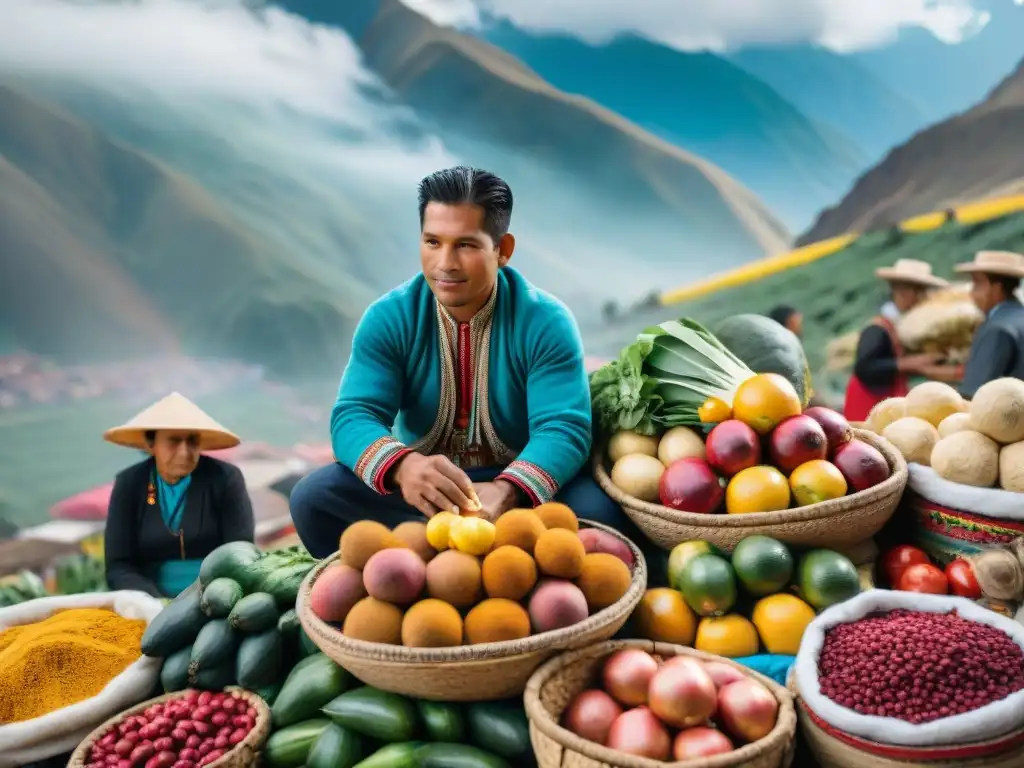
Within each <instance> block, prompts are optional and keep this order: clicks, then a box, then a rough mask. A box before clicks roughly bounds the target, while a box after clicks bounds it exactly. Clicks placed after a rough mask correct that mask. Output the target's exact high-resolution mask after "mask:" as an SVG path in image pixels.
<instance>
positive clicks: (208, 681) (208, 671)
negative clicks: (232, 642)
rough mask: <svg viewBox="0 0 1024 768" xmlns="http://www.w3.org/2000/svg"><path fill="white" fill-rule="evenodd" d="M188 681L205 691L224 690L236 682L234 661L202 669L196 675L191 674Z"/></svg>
mask: <svg viewBox="0 0 1024 768" xmlns="http://www.w3.org/2000/svg"><path fill="white" fill-rule="evenodd" d="M188 681H189V683H191V684H192V685H193V686H194V687H196V688H199V689H200V690H203V691H222V690H224V689H225V688H227V687H228V686H229V685H234V684H235V682H236V676H235V665H234V662H232V661H228V662H227V663H226V664H221V665H220V666H217V667H206V668H204V669H200V670H199V671H198V672H196V673H195V674H194V675H193V674H189V676H188Z"/></svg>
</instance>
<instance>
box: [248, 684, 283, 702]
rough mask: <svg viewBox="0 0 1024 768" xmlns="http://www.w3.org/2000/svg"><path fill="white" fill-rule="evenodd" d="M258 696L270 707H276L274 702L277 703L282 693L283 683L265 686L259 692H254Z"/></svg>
mask: <svg viewBox="0 0 1024 768" xmlns="http://www.w3.org/2000/svg"><path fill="white" fill-rule="evenodd" d="M253 693H255V694H256V695H257V696H259V697H260V698H261V699H263V700H264V701H265V702H266V703H267V706H268V707H272V706H274V702H275V701H277V697H278V696H279V695H280V693H281V683H271V684H270V685H265V686H263V687H262V688H260V689H259V690H258V691H253Z"/></svg>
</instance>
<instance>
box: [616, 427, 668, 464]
mask: <svg viewBox="0 0 1024 768" xmlns="http://www.w3.org/2000/svg"><path fill="white" fill-rule="evenodd" d="M631 453H642V454H646V455H647V456H657V455H658V438H656V437H650V436H648V435H639V434H637V433H636V432H633V431H631V430H628V429H624V430H622V431H621V432H616V433H615V434H614V435H612V437H611V439H610V440H609V441H608V458H609V459H611V462H612V464H614V463H615V462H617V461H618V460H619V459H621V458H622V457H623V456H628V455H629V454H631Z"/></svg>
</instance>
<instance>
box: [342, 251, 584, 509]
mask: <svg viewBox="0 0 1024 768" xmlns="http://www.w3.org/2000/svg"><path fill="white" fill-rule="evenodd" d="M331 439H332V443H333V446H334V456H335V458H336V459H337V460H338V461H339V462H340V463H342V464H344V465H345V466H347V467H348V468H349V469H351V470H352V471H353V472H355V473H356V474H357V475H358V476H360V477H361V478H362V479H363V481H364V482H366V483H367V484H368V485H370V486H371V487H373V488H375V489H376V490H377V491H378V492H380V493H387V492H388V490H389V489H388V488H387V487H385V485H384V478H385V476H386V474H387V472H388V470H389V469H390V468H391V467H392V466H393V465H394V464H395V462H396V461H398V459H399V458H401V457H402V456H404V455H405V454H406V453H408V452H409V451H410V450H415V451H418V452H420V453H425V454H432V453H444V454H445V455H447V456H449V458H451V459H452V460H453V461H454V462H455V463H456V464H459V465H460V466H463V467H465V468H468V467H473V466H488V465H490V466H493V465H497V466H502V467H504V470H503V471H502V473H501V474H500V475H499V477H501V478H504V479H506V480H509V481H511V482H513V483H515V484H516V485H517V486H518V487H519V488H520V489H521V490H522V491H524V492H525V493H526V494H527V495H528V496H529V497H530V498H531V499H532V500H533V502H534V503H535V504H539V503H542V502H545V501H549V500H550V499H551V498H552V497H554V495H555V493H556V492H557V491H558V489H559V488H560V487H561V486H562V485H563V484H564V483H566V482H567V481H569V480H570V479H572V478H573V477H574V476H575V475H576V474H577V473H578V472H579V471H580V469H581V468H582V467H583V465H584V463H585V462H586V460H587V457H588V455H589V453H590V444H591V411H590V391H589V386H588V383H587V374H586V371H585V370H584V366H583V343H582V340H581V339H580V334H579V329H578V328H577V326H576V321H575V320H574V319H573V316H572V314H571V313H570V312H569V310H568V309H567V308H566V307H565V306H564V305H563V304H562V303H561V302H559V301H558V300H557V299H555V298H554V297H553V296H551V295H549V294H547V293H545V292H544V291H541V290H539V289H537V288H535V287H533V286H532V285H530V283H528V282H527V281H526V280H525V279H524V278H523V277H522V276H521V275H520V274H519V273H518V272H516V271H515V270H514V269H511V268H509V267H505V268H503V269H501V270H499V272H498V280H497V285H496V286H495V290H494V293H493V294H492V296H491V299H490V301H489V302H488V304H487V305H486V306H485V307H484V308H483V309H482V310H481V311H480V312H478V313H477V315H476V317H474V318H473V319H472V320H471V321H470V322H469V323H463V324H460V323H458V322H456V321H455V320H454V319H453V318H452V317H451V316H450V315H449V314H448V312H447V311H446V310H445V309H444V308H443V307H441V306H440V305H439V304H438V303H437V302H436V301H435V300H434V296H433V294H432V293H431V291H430V287H429V286H428V285H427V282H426V280H425V279H424V277H423V276H422V275H417V276H416V277H415V278H413V279H412V280H410V281H409V282H407V283H405V284H404V285H401V286H399V287H398V288H396V289H394V290H393V291H391V292H390V293H387V294H385V295H384V296H383V297H381V298H380V299H378V300H377V301H376V302H374V303H373V304H371V305H370V307H369V308H368V309H367V310H366V312H365V314H364V315H363V318H362V320H360V322H359V326H358V327H357V328H356V332H355V336H354V337H353V340H352V353H351V356H350V358H349V362H348V365H347V366H346V368H345V373H344V375H343V376H342V378H341V386H340V387H339V389H338V400H337V402H336V403H335V405H334V410H333V411H332V413H331Z"/></svg>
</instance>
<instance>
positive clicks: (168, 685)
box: [160, 648, 192, 693]
mask: <svg viewBox="0 0 1024 768" xmlns="http://www.w3.org/2000/svg"><path fill="white" fill-rule="evenodd" d="M191 656H192V649H191V648H182V649H181V650H180V651H176V652H175V653H172V654H171V655H170V656H168V657H167V658H166V659H164V665H163V667H161V668H160V685H161V687H162V688H163V689H164V693H174V692H175V691H183V690H185V689H186V688H188V663H189V660H190V657H191Z"/></svg>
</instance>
